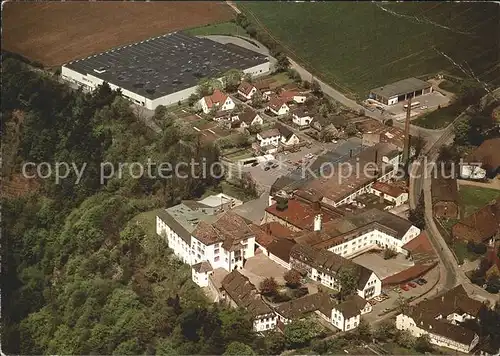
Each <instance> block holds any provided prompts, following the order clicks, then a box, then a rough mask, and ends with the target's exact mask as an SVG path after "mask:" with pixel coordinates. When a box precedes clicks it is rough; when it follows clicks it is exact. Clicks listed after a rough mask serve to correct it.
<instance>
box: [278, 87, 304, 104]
mask: <svg viewBox="0 0 500 356" xmlns="http://www.w3.org/2000/svg"><path fill="white" fill-rule="evenodd" d="M279 96H280V98H281V99H283V100H284V101H285V102H287V103H288V102H290V101H293V98H294V97H295V96H305V95H304V94H302V93H299V92H298V91H295V90H284V91H282V92H281V93H280V95H279Z"/></svg>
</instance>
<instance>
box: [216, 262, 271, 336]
mask: <svg viewBox="0 0 500 356" xmlns="http://www.w3.org/2000/svg"><path fill="white" fill-rule="evenodd" d="M221 294H222V295H221V300H225V301H227V302H228V303H229V305H230V306H232V307H240V308H244V309H245V310H246V311H247V312H248V313H249V314H250V316H251V317H252V319H253V330H254V331H256V332H262V331H267V330H272V329H274V328H275V327H276V324H277V318H278V317H277V316H276V314H274V312H273V310H272V309H271V307H269V306H268V305H267V304H266V303H265V302H264V301H263V300H262V297H261V295H260V294H259V292H258V291H257V289H256V288H255V286H254V285H253V284H252V283H251V282H250V281H249V280H248V278H247V277H246V276H244V275H242V274H241V273H240V272H238V271H237V270H234V271H232V272H231V273H229V274H228V275H227V276H225V277H224V279H223V280H222V291H221Z"/></svg>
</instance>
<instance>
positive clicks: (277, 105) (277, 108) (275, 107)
mask: <svg viewBox="0 0 500 356" xmlns="http://www.w3.org/2000/svg"><path fill="white" fill-rule="evenodd" d="M267 110H269V111H271V112H272V113H273V114H274V115H278V116H281V115H285V114H288V112H289V111H290V107H289V106H288V105H287V104H286V101H285V100H284V99H282V98H281V97H274V98H272V99H271V100H270V101H269V103H268V104H267Z"/></svg>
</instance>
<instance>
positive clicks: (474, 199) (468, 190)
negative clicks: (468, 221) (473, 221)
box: [459, 186, 500, 216]
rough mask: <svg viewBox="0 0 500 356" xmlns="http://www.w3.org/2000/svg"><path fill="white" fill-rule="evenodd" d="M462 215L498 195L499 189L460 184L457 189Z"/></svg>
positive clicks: (467, 213)
mask: <svg viewBox="0 0 500 356" xmlns="http://www.w3.org/2000/svg"><path fill="white" fill-rule="evenodd" d="M459 196H460V205H461V208H462V216H468V215H470V214H472V213H473V212H475V211H477V210H478V209H480V208H482V207H483V206H485V205H486V204H488V203H489V202H490V201H492V200H494V199H497V198H499V197H500V191H499V190H495V189H489V188H479V187H471V186H461V187H460V191H459Z"/></svg>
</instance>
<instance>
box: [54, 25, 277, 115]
mask: <svg viewBox="0 0 500 356" xmlns="http://www.w3.org/2000/svg"><path fill="white" fill-rule="evenodd" d="M230 69H239V70H242V71H243V72H244V73H250V74H252V75H253V76H259V75H263V74H265V73H267V72H269V71H270V62H269V58H268V57H267V56H264V55H262V54H259V53H257V52H254V51H251V50H249V49H246V48H243V47H239V46H236V45H234V44H231V43H227V44H221V43H218V42H215V41H212V40H209V39H207V38H198V37H192V36H189V35H187V34H184V33H178V32H174V33H170V34H166V35H162V36H158V37H154V38H150V39H147V40H144V41H141V42H138V43H133V44H130V45H126V46H122V47H119V48H114V49H111V50H109V51H106V52H103V53H99V54H95V55H92V56H89V57H87V58H84V59H80V60H75V61H72V62H70V63H67V64H65V65H63V66H62V69H61V77H62V79H64V80H66V81H68V82H71V83H75V84H77V85H79V86H81V87H83V89H85V90H88V91H90V90H94V89H95V88H96V87H97V86H99V85H101V84H103V83H104V82H107V83H108V84H109V86H110V87H111V89H113V90H115V89H120V90H121V92H122V95H123V96H124V97H126V98H128V99H130V100H131V101H132V102H134V103H136V104H138V105H142V106H144V107H146V108H147V109H150V110H154V109H155V108H156V107H157V106H159V105H165V106H168V105H171V104H175V103H177V102H179V101H182V100H186V99H188V98H189V96H190V95H191V94H194V93H196V87H197V84H198V82H199V81H200V79H201V78H219V79H220V78H221V77H222V76H223V75H224V73H226V72H227V71H228V70H230Z"/></svg>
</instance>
